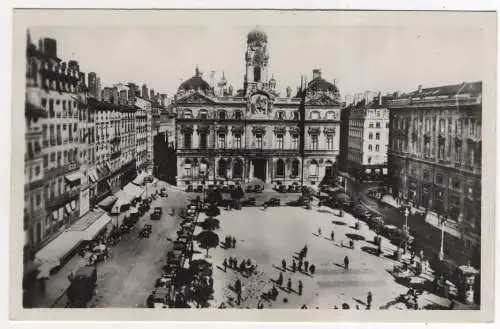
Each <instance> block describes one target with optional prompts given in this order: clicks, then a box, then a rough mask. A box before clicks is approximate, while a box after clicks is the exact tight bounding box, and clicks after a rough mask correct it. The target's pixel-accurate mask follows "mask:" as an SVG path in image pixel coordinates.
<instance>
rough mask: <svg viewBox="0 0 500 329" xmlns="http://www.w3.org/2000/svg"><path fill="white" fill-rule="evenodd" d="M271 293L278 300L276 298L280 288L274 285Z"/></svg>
mask: <svg viewBox="0 0 500 329" xmlns="http://www.w3.org/2000/svg"><path fill="white" fill-rule="evenodd" d="M271 293H272V297H273V300H276V298H278V289H276V287H275V286H273V289H272V291H271Z"/></svg>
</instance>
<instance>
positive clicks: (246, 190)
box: [245, 185, 253, 193]
mask: <svg viewBox="0 0 500 329" xmlns="http://www.w3.org/2000/svg"><path fill="white" fill-rule="evenodd" d="M245 192H247V193H251V192H253V186H252V185H248V186H247V187H246V188H245Z"/></svg>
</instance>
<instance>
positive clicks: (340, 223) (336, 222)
mask: <svg viewBox="0 0 500 329" xmlns="http://www.w3.org/2000/svg"><path fill="white" fill-rule="evenodd" d="M332 224H335V225H347V223H345V222H341V221H338V220H332Z"/></svg>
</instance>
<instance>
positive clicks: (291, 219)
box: [200, 206, 448, 309]
mask: <svg viewBox="0 0 500 329" xmlns="http://www.w3.org/2000/svg"><path fill="white" fill-rule="evenodd" d="M336 213H337V211H336V210H331V209H329V208H327V207H321V208H318V207H316V206H314V207H313V208H312V209H311V210H305V209H303V208H292V207H279V208H268V209H267V210H265V211H264V210H262V209H261V208H257V207H253V208H243V210H241V211H237V210H232V211H225V210H222V213H221V215H220V216H218V219H219V220H220V225H221V228H220V230H217V231H216V232H217V233H218V234H219V238H220V240H221V241H224V237H225V236H226V235H232V236H235V237H236V239H237V243H236V248H235V249H225V248H223V247H220V248H216V249H213V250H211V251H210V259H211V261H212V262H213V264H214V267H215V266H217V267H216V270H215V272H214V280H215V285H214V289H215V296H214V297H215V300H214V301H212V303H211V307H216V306H218V305H220V303H221V302H224V303H225V304H226V305H228V306H229V307H239V306H237V305H236V303H235V293H234V291H233V290H232V289H233V286H234V283H235V281H236V280H237V279H238V278H239V279H240V280H241V282H242V284H243V293H242V304H241V306H240V307H250V308H255V307H256V305H257V302H258V301H259V299H260V296H261V294H262V293H263V292H267V291H268V290H269V289H270V288H272V286H273V282H272V280H276V279H277V278H278V275H279V273H280V272H281V273H282V274H283V278H284V285H283V286H285V287H286V283H287V280H288V278H291V282H292V291H291V292H289V291H288V290H287V289H286V288H284V289H280V293H279V296H278V298H277V301H276V302H271V303H265V308H270V307H271V308H300V307H301V306H302V305H304V304H305V305H307V307H308V308H316V307H319V308H321V309H325V308H334V307H335V306H337V307H339V308H341V305H342V303H347V304H349V305H350V307H351V308H355V307H356V305H358V306H359V307H360V308H361V309H364V308H365V307H366V306H365V301H366V295H367V293H368V291H371V292H372V294H373V296H374V299H373V304H372V307H373V308H376V309H378V308H389V307H391V306H392V307H396V308H397V307H401V305H398V303H397V302H395V300H396V299H397V297H398V296H400V295H401V294H404V293H406V292H407V290H408V288H407V287H406V286H404V285H401V284H399V283H396V282H395V281H394V278H393V277H392V276H391V274H390V273H388V272H387V270H392V269H393V266H394V264H396V262H394V261H393V260H392V259H390V258H388V257H385V256H381V257H378V256H374V255H372V254H370V251H372V250H373V249H375V246H374V245H373V244H372V243H371V242H369V241H373V237H374V233H373V232H371V231H370V230H369V229H368V227H367V226H365V225H363V226H362V228H361V230H355V229H354V228H353V226H354V224H355V222H356V220H355V219H354V218H353V217H352V216H351V215H349V214H345V215H344V216H343V217H342V218H340V217H338V216H336ZM203 218H204V215H202V216H201V217H200V220H202V219H203ZM320 227H321V229H322V234H321V235H318V228H320ZM332 230H334V232H335V241H331V239H330V233H331V231H332ZM349 239H352V240H357V241H356V245H355V248H354V250H352V249H350V248H347V247H342V243H343V244H344V245H347V244H348V241H349ZM306 244H307V246H308V249H309V251H308V253H307V257H306V258H305V259H306V260H308V261H309V262H310V264H314V265H315V266H316V271H315V274H314V275H308V274H304V273H299V272H298V271H297V272H295V273H293V272H292V271H291V270H290V267H291V262H292V259H293V257H296V256H297V254H296V252H298V251H300V249H301V248H302V247H304V245H306ZM394 249H395V247H394V246H393V245H391V244H390V243H389V242H388V241H387V240H385V239H384V240H383V250H384V253H385V254H386V255H389V254H392V252H393V250H394ZM346 255H347V256H348V257H349V259H350V265H349V270H345V269H344V266H343V264H344V263H343V259H344V256H346ZM230 256H231V257H236V258H237V259H238V260H239V262H241V260H242V259H246V258H250V259H254V260H255V261H256V263H257V264H258V274H256V275H253V276H250V277H249V278H245V277H243V276H242V275H241V273H239V272H237V271H234V270H232V269H229V268H228V269H227V270H226V271H224V270H223V268H222V265H221V264H222V262H223V259H224V258H225V257H230ZM282 259H285V260H286V262H287V270H286V271H285V272H283V271H282V269H281V267H282V266H281V261H282ZM298 280H302V281H303V285H304V289H303V294H302V296H299V295H298V293H297V290H298ZM285 298H286V300H284V299H285ZM424 299H429V300H432V301H433V302H434V303H437V304H442V305H443V306H444V305H447V303H448V302H447V301H446V300H442V299H440V298H438V297H436V296H433V295H426V297H424ZM423 303H425V302H423Z"/></svg>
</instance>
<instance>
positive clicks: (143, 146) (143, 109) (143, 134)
mask: <svg viewBox="0 0 500 329" xmlns="http://www.w3.org/2000/svg"><path fill="white" fill-rule="evenodd" d="M134 104H135V106H136V107H137V111H136V112H135V125H136V139H135V141H136V144H135V147H136V150H135V159H136V165H137V170H140V171H143V170H146V168H147V167H148V165H149V163H148V161H149V158H150V157H149V156H148V151H149V146H148V140H149V137H150V136H149V134H150V132H151V102H149V100H146V99H143V98H141V97H138V96H136V97H135V101H134ZM148 119H149V121H148Z"/></svg>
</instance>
